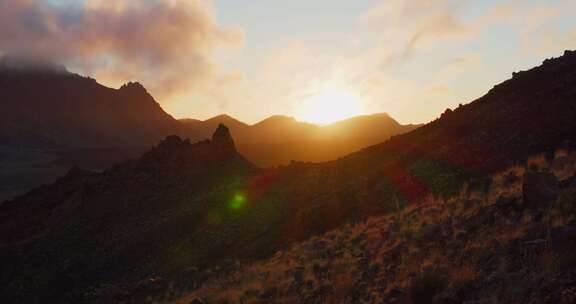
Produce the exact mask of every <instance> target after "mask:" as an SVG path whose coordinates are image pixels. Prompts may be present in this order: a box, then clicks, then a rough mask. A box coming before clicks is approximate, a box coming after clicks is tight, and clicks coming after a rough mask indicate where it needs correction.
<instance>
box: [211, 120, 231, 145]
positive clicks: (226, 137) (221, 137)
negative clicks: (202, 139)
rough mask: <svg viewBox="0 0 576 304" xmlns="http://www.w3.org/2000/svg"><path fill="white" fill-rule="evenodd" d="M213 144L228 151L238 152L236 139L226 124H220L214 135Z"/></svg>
mask: <svg viewBox="0 0 576 304" xmlns="http://www.w3.org/2000/svg"><path fill="white" fill-rule="evenodd" d="M212 143H213V144H214V145H216V146H218V147H221V148H222V149H224V150H226V151H236V146H235V145H234V139H232V135H230V130H229V129H228V127H226V126H225V125H224V124H219V125H218V128H217V129H216V131H215V132H214V134H213V135H212Z"/></svg>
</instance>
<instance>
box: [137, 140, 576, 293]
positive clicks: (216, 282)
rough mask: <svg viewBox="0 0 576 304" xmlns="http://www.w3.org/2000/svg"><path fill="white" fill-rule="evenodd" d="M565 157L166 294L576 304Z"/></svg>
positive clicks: (572, 211) (574, 193) (575, 175)
mask: <svg viewBox="0 0 576 304" xmlns="http://www.w3.org/2000/svg"><path fill="white" fill-rule="evenodd" d="M558 152H559V153H557V154H556V156H555V158H554V159H552V160H551V161H549V162H548V161H546V160H545V159H544V158H542V157H536V158H534V159H531V160H530V161H529V162H528V163H527V164H525V165H522V166H515V167H513V168H510V169H508V170H505V171H503V172H500V173H499V174H496V175H493V176H491V177H490V178H489V179H490V183H489V185H488V186H487V187H486V188H485V189H481V190H471V191H468V190H466V189H463V191H462V192H461V193H459V194H458V195H457V196H454V197H452V198H450V199H447V200H442V199H435V200H434V199H433V200H428V201H426V203H423V204H420V205H416V206H412V207H409V208H406V209H404V210H403V211H402V212H398V213H396V214H393V215H388V216H379V217H373V218H370V219H368V220H367V221H363V222H360V223H357V224H349V225H345V226H343V227H340V228H338V229H335V230H333V231H330V232H328V233H326V234H324V235H321V236H316V237H313V238H311V239H309V240H307V241H305V242H302V243H299V244H296V245H294V246H292V247H291V248H290V249H289V250H286V251H279V252H277V253H276V254H275V255H274V257H272V258H270V259H268V260H265V261H261V262H257V263H248V264H243V265H235V266H234V267H229V268H227V269H225V270H221V271H216V272H214V273H212V274H210V276H209V278H207V279H205V282H204V284H202V286H201V287H200V288H198V289H197V290H195V291H193V292H191V293H186V290H178V289H176V288H173V289H170V288H166V290H165V294H166V295H168V296H169V297H168V299H169V300H170V301H174V302H177V303H411V304H424V303H438V304H439V303H533V304H536V303H565V304H567V303H574V301H575V300H576V293H575V287H576V254H575V253H574V250H575V249H576V238H575V237H576V152H567V151H558ZM182 294H183V296H182ZM144 295H145V293H140V294H138V293H135V294H133V296H134V297H135V298H138V297H142V296H144ZM141 299H142V298H141ZM194 301H196V302H194Z"/></svg>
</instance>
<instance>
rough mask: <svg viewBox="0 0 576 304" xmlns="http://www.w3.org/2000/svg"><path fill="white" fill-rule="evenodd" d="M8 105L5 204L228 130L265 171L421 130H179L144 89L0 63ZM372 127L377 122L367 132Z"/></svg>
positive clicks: (392, 125) (3, 131) (389, 123)
mask: <svg viewBox="0 0 576 304" xmlns="http://www.w3.org/2000/svg"><path fill="white" fill-rule="evenodd" d="M0 101H1V102H0V202H2V201H4V200H6V199H9V198H12V197H14V196H16V195H20V194H23V193H25V191H28V190H30V189H31V188H34V187H37V186H39V185H42V184H49V183H51V182H53V181H54V180H56V179H57V178H58V177H61V176H63V175H64V174H65V173H66V171H67V170H68V169H69V168H70V167H73V166H81V167H83V168H87V169H91V170H102V169H104V168H107V167H110V166H112V165H114V164H116V163H119V162H122V161H125V160H127V159H132V158H137V157H139V156H140V155H142V154H143V153H144V152H145V151H146V150H148V149H149V148H150V147H151V146H152V145H153V144H155V143H157V142H158V141H160V140H161V139H162V138H164V137H166V136H168V135H179V136H182V137H186V138H190V139H191V140H193V141H196V140H202V139H207V138H210V136H211V134H212V132H213V131H214V130H215V129H216V128H217V127H218V125H219V124H221V123H222V124H225V125H227V126H229V128H230V129H231V130H232V132H233V133H234V134H235V135H236V136H235V137H236V141H237V143H238V149H239V151H240V152H241V153H242V154H243V155H245V156H246V157H247V158H248V159H250V161H252V162H254V163H255V164H256V165H258V166H276V165H281V164H288V163H289V162H290V161H291V160H301V161H326V160H333V159H336V158H338V157H341V156H344V155H346V154H347V153H350V152H353V151H356V150H358V149H361V148H363V147H366V146H369V145H371V144H375V143H378V142H381V141H383V140H385V139H388V138H389V137H390V136H391V135H395V134H399V133H403V132H407V131H409V130H412V129H413V128H415V127H416V126H402V125H399V124H398V123H396V122H395V121H394V120H393V119H391V118H389V117H388V116H386V115H375V116H369V117H358V118H356V119H351V120H350V121H348V123H346V122H342V124H346V125H347V127H346V128H334V130H332V128H331V127H324V128H320V127H318V126H316V125H312V124H306V123H301V122H297V121H296V120H294V119H291V118H288V117H282V116H275V117H271V118H268V119H266V120H264V121H262V122H260V123H258V124H256V125H253V126H250V125H247V124H245V123H243V122H240V121H238V120H236V119H234V118H232V117H229V116H226V115H220V116H216V117H214V118H211V119H208V120H205V121H200V120H194V119H183V120H181V121H178V120H176V119H174V118H173V117H171V116H170V115H169V114H167V113H166V112H164V110H163V109H162V108H161V107H160V105H159V104H158V103H157V102H156V101H155V100H154V98H153V97H152V96H151V95H150V94H148V92H147V91H146V89H145V88H144V87H143V86H142V85H140V84H139V83H128V84H126V85H124V86H122V87H121V88H120V89H112V88H108V87H105V86H103V85H100V84H98V83H97V82H96V80H94V79H91V78H87V77H82V76H80V75H77V74H73V73H70V72H68V71H67V70H66V68H64V67H62V66H58V65H54V64H51V63H47V62H42V61H35V60H31V59H23V58H19V57H2V58H1V59H0ZM364 120H366V121H372V122H373V123H371V125H370V127H369V128H368V127H364V125H365V124H366V123H364V122H363V121H364ZM354 121H359V123H352V122H354ZM345 129H347V130H345ZM330 130H331V131H330ZM351 130H353V132H354V134H351V133H350V132H351ZM337 133H338V134H337Z"/></svg>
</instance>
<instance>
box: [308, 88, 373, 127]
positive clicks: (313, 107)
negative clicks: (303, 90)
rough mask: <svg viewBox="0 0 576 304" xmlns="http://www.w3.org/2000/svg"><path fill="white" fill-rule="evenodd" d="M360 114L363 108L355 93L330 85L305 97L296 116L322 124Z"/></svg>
mask: <svg viewBox="0 0 576 304" xmlns="http://www.w3.org/2000/svg"><path fill="white" fill-rule="evenodd" d="M362 114H364V108H363V105H362V102H361V100H360V98H358V96H357V95H355V94H353V93H352V92H350V91H347V90H343V89H339V88H333V87H331V88H327V89H324V90H322V91H321V92H320V93H318V94H316V95H314V96H311V97H309V98H307V99H305V100H304V101H303V103H302V105H301V106H300V109H299V115H297V118H298V119H299V120H302V121H308V122H312V123H318V124H322V125H324V124H329V123H333V122H336V121H339V120H343V119H347V118H350V117H353V116H357V115H362Z"/></svg>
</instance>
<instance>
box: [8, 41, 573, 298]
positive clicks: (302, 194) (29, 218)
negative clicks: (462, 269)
mask: <svg viewBox="0 0 576 304" xmlns="http://www.w3.org/2000/svg"><path fill="white" fill-rule="evenodd" d="M575 73H576V53H574V52H566V54H565V55H564V56H562V57H560V58H557V59H552V60H547V61H546V62H545V63H544V64H543V65H542V66H540V67H537V68H534V69H532V70H530V71H527V72H522V73H519V74H516V75H515V76H514V77H513V78H512V79H511V80H508V81H506V82H504V83H503V84H500V85H498V86H497V87H495V88H494V89H493V90H491V91H490V92H489V93H488V94H487V95H485V96H484V97H482V98H480V99H478V100H476V101H474V102H472V103H471V104H469V105H465V106H462V107H460V108H458V109H456V110H455V111H453V112H450V111H447V112H446V113H445V114H444V115H442V117H441V118H439V119H438V120H436V121H434V122H432V123H430V124H428V125H426V126H424V127H421V128H419V129H417V130H415V131H412V132H410V133H408V134H405V135H399V136H396V137H394V138H392V139H390V140H388V141H386V142H385V143H382V144H380V145H376V146H373V147H370V148H367V149H365V150H363V151H360V152H357V153H354V154H352V155H349V156H347V157H344V158H342V159H339V160H336V161H331V162H327V163H318V164H313V163H300V162H295V163H293V164H291V165H289V166H285V167H281V168H276V169H255V168H254V167H253V166H252V165H250V164H248V163H247V162H246V161H245V160H244V159H243V158H242V157H241V156H240V155H239V154H238V153H237V152H236V151H235V149H232V148H231V147H233V145H231V143H232V139H231V138H230V136H229V135H226V136H220V135H219V136H215V137H214V140H212V141H209V142H200V143H198V144H195V145H191V144H189V143H182V141H181V140H179V139H178V138H176V137H170V138H169V139H167V140H166V141H164V142H163V143H162V144H161V145H160V147H158V148H156V149H154V150H152V152H150V153H151V154H147V155H148V156H144V157H143V158H142V159H141V160H140V161H139V162H136V165H134V164H133V163H130V162H129V163H126V164H124V165H121V166H119V167H117V168H114V169H110V170H107V171H105V172H103V173H101V174H88V175H87V177H86V175H85V174H79V173H78V172H72V174H70V175H69V176H68V178H66V179H64V180H61V181H59V182H58V183H56V184H54V185H51V186H48V187H44V188H41V189H38V190H35V191H33V192H31V193H30V194H28V195H26V196H23V197H20V198H18V199H16V200H13V201H11V202H9V203H7V204H5V205H2V206H0V216H2V217H1V218H0V231H1V232H2V234H1V235H0V242H1V244H2V247H3V249H4V250H3V251H2V252H0V254H2V258H4V260H10V261H13V263H11V265H10V266H11V267H9V268H7V269H5V270H3V271H2V272H1V274H0V278H1V281H0V286H1V287H0V297H3V298H2V299H8V300H14V299H17V300H18V302H34V301H36V300H38V299H40V298H42V299H50V300H54V301H66V300H68V301H69V302H78V301H81V300H83V301H98V300H100V301H105V302H106V301H108V302H110V301H113V300H112V299H114V301H121V300H125V301H128V300H130V299H133V297H132V296H134V297H136V298H139V295H140V292H142V293H143V294H144V295H145V297H147V296H148V295H150V292H152V293H154V292H155V291H156V292H158V294H159V295H163V296H164V295H166V293H165V292H164V291H166V290H168V291H170V290H172V289H170V288H169V287H170V285H174V284H177V285H179V288H178V289H177V290H180V291H182V290H191V289H192V290H193V289H195V288H197V287H199V285H200V284H201V282H203V281H204V280H205V279H206V277H210V275H209V274H210V273H211V272H214V271H216V270H213V269H218V268H223V267H224V268H229V265H234V264H235V263H236V261H242V262H244V263H250V261H254V260H258V259H262V258H266V257H269V256H271V255H272V254H274V253H275V252H276V251H278V250H284V249H286V248H287V247H288V246H290V245H291V244H295V243H296V242H299V241H303V240H306V239H308V238H310V237H312V236H315V235H318V234H321V233H325V232H326V231H328V230H331V229H336V228H338V227H341V226H342V225H343V224H345V223H350V222H358V221H363V220H365V219H366V218H368V217H372V216H375V215H378V214H388V213H393V212H399V211H401V210H403V209H406V208H411V206H417V205H418V204H419V203H420V204H421V203H423V202H426V201H432V202H433V201H437V200H443V199H444V200H447V199H449V198H453V197H456V196H457V195H458V194H459V193H461V192H462V189H467V190H466V191H468V192H480V193H482V191H484V190H483V189H486V188H487V187H490V185H491V181H492V178H491V176H492V174H493V173H496V172H498V171H501V170H504V169H506V168H508V167H509V166H510V165H514V164H524V163H525V162H526V160H527V159H528V157H530V156H532V155H535V154H538V153H543V154H544V159H546V158H548V159H553V158H554V157H555V156H554V153H555V152H556V151H559V150H561V149H562V148H565V149H566V150H568V151H572V150H574V143H575V142H576V138H575V137H576V132H574V130H576V107H575V103H576V90H575V88H576V77H575ZM219 130H220V131H217V134H227V133H228V132H223V131H222V130H223V127H221V128H219ZM217 138H220V140H216V139H217ZM214 142H220V143H223V144H217V145H214ZM164 146H169V147H172V146H174V147H180V146H183V147H191V148H183V149H178V148H177V149H163V148H162V147H164ZM200 147H206V148H200ZM196 149H199V151H204V152H198V153H199V154H197V153H196V152H194V153H190V154H189V153H184V151H189V150H193V151H196ZM205 149H206V150H205ZM226 151H227V152H226ZM150 155H152V156H150ZM195 155H203V157H199V158H197V157H196V156H195ZM218 155H220V156H226V157H223V158H218V157H217V156H218ZM188 157H191V158H192V159H193V160H194V161H184V162H181V161H171V160H179V159H184V160H186V159H188ZM212 157H216V158H215V159H212ZM206 158H208V160H209V161H207V159H206ZM157 160H158V161H157ZM162 160H168V161H162ZM212 160H213V161H212ZM150 161H151V163H152V165H149V162H150ZM196 167H198V168H196ZM548 176H549V175H548ZM546 179H547V178H545V179H544V180H545V181H546ZM544 185H546V184H544ZM552 187H554V186H552ZM563 187H565V185H564V186H563ZM537 188H540V187H537ZM554 191H556V190H554ZM537 192H538V191H536V193H537ZM556 192H557V191H556ZM543 197H544V199H543V200H542V202H537V203H535V205H540V204H541V203H546V202H548V201H550V200H551V198H550V197H548V196H543ZM529 199H531V198H529ZM523 200H524V201H526V196H523ZM537 201H539V199H537ZM470 205H471V206H473V209H474V210H478V212H489V215H490V216H492V215H494V216H495V215H496V214H494V213H492V211H490V210H491V209H484V208H481V205H480V204H479V203H478V202H474V201H471V202H470ZM520 206H521V207H520V208H524V202H522V203H521V204H520ZM530 208H532V207H530ZM407 210H410V209H407ZM527 210H528V209H527ZM567 212H571V211H570V210H568V211H567ZM567 214H570V213H567ZM538 216H539V217H540V218H542V216H541V215H538ZM562 221H563V222H562V223H564V222H566V221H569V219H568V218H566V219H563V218H562ZM56 223H57V224H56ZM199 223H201V224H199ZM526 227H528V226H526ZM479 231H480V230H479ZM491 233H495V232H494V231H491ZM480 245H483V244H480ZM422 248H424V247H422ZM453 248H455V249H462V248H463V247H458V245H454V247H453ZM417 250H420V252H423V251H422V249H418V248H417ZM63 257H69V258H63ZM83 257H87V258H83ZM118 261H120V262H118ZM39 270H40V271H39ZM407 273H408V272H407ZM146 278H148V279H146ZM142 282H144V283H142ZM145 282H148V283H145ZM297 288H299V287H297ZM172 296H173V295H172ZM127 299H128V300H127ZM134 302H141V301H137V300H134ZM264 302H265V300H264Z"/></svg>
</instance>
